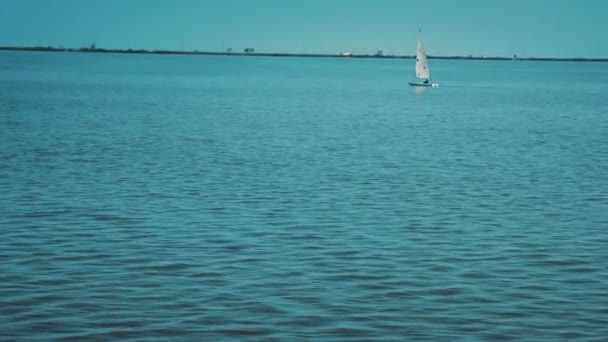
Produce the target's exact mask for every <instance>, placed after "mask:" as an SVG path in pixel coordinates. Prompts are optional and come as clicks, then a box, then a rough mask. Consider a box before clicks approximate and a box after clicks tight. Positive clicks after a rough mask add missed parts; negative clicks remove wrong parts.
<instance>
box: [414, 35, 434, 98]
mask: <svg viewBox="0 0 608 342" xmlns="http://www.w3.org/2000/svg"><path fill="white" fill-rule="evenodd" d="M408 83H409V84H410V85H411V86H415V87H439V84H437V83H432V82H431V71H430V70H429V63H428V61H427V59H426V52H425V51H424V43H423V42H422V32H420V30H418V46H417V48H416V80H415V81H411V82H408Z"/></svg>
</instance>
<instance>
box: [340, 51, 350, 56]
mask: <svg viewBox="0 0 608 342" xmlns="http://www.w3.org/2000/svg"><path fill="white" fill-rule="evenodd" d="M350 55H351V53H350V52H349V51H343V52H340V56H342V57H350Z"/></svg>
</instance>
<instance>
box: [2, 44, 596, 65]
mask: <svg viewBox="0 0 608 342" xmlns="http://www.w3.org/2000/svg"><path fill="white" fill-rule="evenodd" d="M0 51H32V52H76V53H120V54H159V55H161V54H164V55H216V56H260V57H332V58H333V57H335V58H377V59H415V58H416V56H415V55H385V54H383V53H382V51H381V50H378V52H377V53H376V54H355V53H350V52H340V53H293V52H255V50H254V49H252V48H246V49H243V51H242V52H241V51H236V52H234V51H231V50H230V51H203V50H200V51H199V50H165V49H161V50H157V49H155V50H149V49H131V48H129V49H104V48H96V47H94V45H93V46H91V47H90V48H85V47H82V48H78V49H74V48H65V47H63V46H60V47H53V46H0ZM427 57H428V58H429V59H454V60H511V61H516V60H521V61H570V62H608V57H604V58H602V57H533V56H528V57H519V56H518V55H516V54H514V55H513V56H512V57H505V56H485V55H480V56H473V55H472V54H469V55H430V54H427Z"/></svg>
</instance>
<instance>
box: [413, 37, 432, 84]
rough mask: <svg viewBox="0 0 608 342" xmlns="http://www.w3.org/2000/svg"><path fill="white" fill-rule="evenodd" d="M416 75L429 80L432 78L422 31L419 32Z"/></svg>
mask: <svg viewBox="0 0 608 342" xmlns="http://www.w3.org/2000/svg"><path fill="white" fill-rule="evenodd" d="M416 77H418V78H424V79H427V80H428V79H430V78H431V72H430V70H429V64H428V62H427V61H426V52H425V51H424V43H423V42H422V33H419V34H418V47H417V49H416Z"/></svg>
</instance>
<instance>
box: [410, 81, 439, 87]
mask: <svg viewBox="0 0 608 342" xmlns="http://www.w3.org/2000/svg"><path fill="white" fill-rule="evenodd" d="M407 83H408V84H409V85H411V86H412V87H439V84H438V83H423V82H407Z"/></svg>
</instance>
